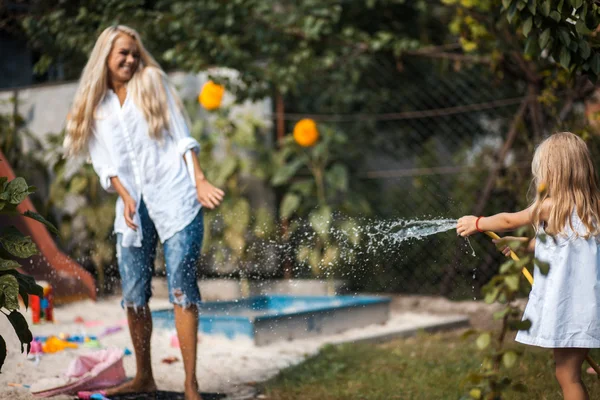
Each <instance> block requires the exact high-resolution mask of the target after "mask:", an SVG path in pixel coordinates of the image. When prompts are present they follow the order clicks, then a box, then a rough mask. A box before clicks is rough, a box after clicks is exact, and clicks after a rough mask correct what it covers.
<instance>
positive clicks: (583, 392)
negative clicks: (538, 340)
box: [554, 348, 590, 400]
mask: <svg viewBox="0 0 600 400" xmlns="http://www.w3.org/2000/svg"><path fill="white" fill-rule="evenodd" d="M588 351H589V349H578V348H564V349H554V360H555V361H556V379H557V380H558V383H559V384H560V387H561V389H562V391H563V397H564V399H565V400H589V399H590V396H589V394H588V392H587V389H586V387H585V385H584V384H583V381H582V380H581V366H582V365H583V360H585V356H586V355H587V353H588Z"/></svg>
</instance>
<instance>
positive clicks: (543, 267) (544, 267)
mask: <svg viewBox="0 0 600 400" xmlns="http://www.w3.org/2000/svg"><path fill="white" fill-rule="evenodd" d="M534 263H535V265H536V266H537V267H538V268H539V269H540V272H541V273H542V275H548V272H549V271H550V263H548V262H545V261H541V260H538V259H537V258H536V259H535V260H534Z"/></svg>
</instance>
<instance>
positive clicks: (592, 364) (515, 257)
mask: <svg viewBox="0 0 600 400" xmlns="http://www.w3.org/2000/svg"><path fill="white" fill-rule="evenodd" d="M485 234H486V235H488V236H489V237H491V238H492V239H500V236H498V235H497V234H496V233H495V232H492V231H486V232H485ZM510 258H512V259H513V260H515V261H519V256H518V255H517V254H516V253H515V252H514V251H512V250H511V251H510ZM522 272H523V275H525V278H527V281H528V282H529V283H530V284H531V285H533V276H531V273H529V271H528V270H527V268H525V267H523V270H522ZM585 360H586V361H587V362H588V364H590V367H592V368H593V369H594V371H596V375H597V376H598V379H600V367H598V364H596V362H595V361H594V360H593V359H592V357H590V355H589V354H588V355H587V356H586V357H585Z"/></svg>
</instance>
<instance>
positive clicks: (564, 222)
mask: <svg viewBox="0 0 600 400" xmlns="http://www.w3.org/2000/svg"><path fill="white" fill-rule="evenodd" d="M531 169H532V173H533V183H534V184H535V185H536V187H538V188H539V187H541V186H540V185H545V187H546V190H543V191H540V192H538V193H537V195H536V198H535V200H534V202H533V204H532V205H531V206H530V207H529V208H527V209H526V210H523V211H520V212H517V213H500V214H496V215H493V216H491V217H485V218H484V217H475V216H472V215H470V216H465V217H462V218H460V219H459V220H458V223H457V233H458V234H459V235H461V236H469V235H471V234H473V233H475V232H483V231H508V230H513V229H516V228H518V227H520V226H523V225H527V224H533V226H534V228H535V229H536V231H537V235H536V236H539V235H542V234H547V235H549V236H551V237H548V239H547V240H545V241H542V240H537V241H536V243H535V257H536V258H538V259H539V260H542V261H546V262H548V263H550V272H549V273H548V275H547V276H544V275H542V274H541V273H540V271H539V269H538V268H537V267H536V268H535V271H534V284H533V288H532V290H531V293H530V294H529V302H528V303H527V307H526V308H525V312H524V314H523V319H529V320H530V321H531V323H532V326H531V328H530V329H529V331H519V332H518V333H517V337H516V340H517V341H518V342H521V343H525V344H529V345H534V346H540V347H546V348H552V349H554V359H555V362H556V378H557V380H558V383H559V384H560V387H561V388H562V391H563V396H564V398H565V399H567V400H580V399H589V395H588V393H587V390H586V388H585V385H584V384H583V382H582V380H581V365H582V364H583V361H584V359H585V357H586V355H587V353H588V351H589V349H590V348H598V347H600V280H599V274H600V251H599V240H600V228H599V225H598V221H600V191H599V190H598V185H597V181H596V179H597V177H596V173H595V171H594V164H593V163H592V158H591V156H590V153H589V150H588V148H587V146H586V144H585V142H584V141H583V140H582V139H580V138H579V137H577V136H576V135H574V134H572V133H569V132H563V133H556V134H554V135H552V136H550V137H549V138H547V139H546V140H544V141H543V142H542V143H541V144H540V145H539V147H538V148H537V150H536V151H535V154H534V157H533V162H532V166H531ZM505 254H506V253H505Z"/></svg>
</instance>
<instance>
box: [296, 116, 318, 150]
mask: <svg viewBox="0 0 600 400" xmlns="http://www.w3.org/2000/svg"><path fill="white" fill-rule="evenodd" d="M294 140H295V141H296V143H298V144H299V145H300V146H302V147H310V146H314V144H315V143H317V140H319V131H318V130H317V124H315V121H313V120H312V119H309V118H306V119H301V120H300V121H298V122H297V123H296V125H295V126H294Z"/></svg>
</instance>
